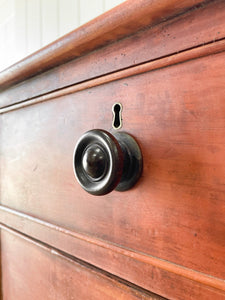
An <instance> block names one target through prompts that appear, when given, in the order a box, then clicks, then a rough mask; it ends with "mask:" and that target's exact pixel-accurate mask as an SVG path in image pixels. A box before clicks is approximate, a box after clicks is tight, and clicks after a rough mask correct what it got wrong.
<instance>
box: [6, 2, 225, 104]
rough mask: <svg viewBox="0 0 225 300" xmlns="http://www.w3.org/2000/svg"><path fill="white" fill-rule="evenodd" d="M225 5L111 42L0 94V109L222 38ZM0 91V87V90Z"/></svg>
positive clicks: (211, 4)
mask: <svg viewBox="0 0 225 300" xmlns="http://www.w3.org/2000/svg"><path fill="white" fill-rule="evenodd" d="M224 19H225V2H224V1H223V0H216V1H209V2H208V3H207V4H204V5H202V6H200V7H199V8H197V9H194V10H190V11H188V12H187V13H185V14H182V15H179V16H178V17H176V18H172V19H170V20H168V21H167V22H162V23H160V24H159V25H157V26H154V27H150V28H146V29H145V30H142V31H140V32H138V33H136V34H132V35H131V36H130V37H127V38H125V39H122V40H120V41H117V42H116V43H113V42H112V43H110V45H108V46H105V47H103V48H100V49H97V50H96V51H94V52H91V53H90V54H88V55H83V56H81V57H79V58H77V59H75V60H73V61H71V62H69V63H67V64H62V65H60V66H59V67H56V68H54V69H52V70H50V71H48V72H45V73H42V74H40V75H39V76H36V77H34V78H30V79H29V80H27V81H25V82H22V83H21V84H19V85H16V86H12V87H11V88H10V89H6V90H4V91H3V92H1V95H0V107H4V106H8V105H12V104H14V103H17V102H21V101H24V100H27V99H30V98H33V97H37V96H38V95H43V94H45V93H49V92H50V91H54V90H58V89H61V88H63V87H65V86H70V85H73V84H77V83H80V82H83V81H86V80H90V79H92V78H96V77H99V76H102V75H105V74H108V73H112V72H114V71H118V70H121V69H124V68H127V67H131V66H134V65H139V64H141V63H144V62H148V61H153V60H156V59H160V58H162V57H166V56H170V55H172V54H175V53H179V52H182V51H187V50H190V49H193V48H195V47H197V46H201V45H206V44H208V43H214V42H215V41H218V40H221V39H223V38H224V37H225V27H224ZM1 88H3V86H1V84H0V89H1Z"/></svg>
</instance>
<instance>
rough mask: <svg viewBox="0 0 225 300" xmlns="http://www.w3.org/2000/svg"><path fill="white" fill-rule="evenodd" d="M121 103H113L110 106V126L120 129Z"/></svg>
mask: <svg viewBox="0 0 225 300" xmlns="http://www.w3.org/2000/svg"><path fill="white" fill-rule="evenodd" d="M122 110H123V107H122V104H121V103H119V102H118V103H115V104H113V107H112V112H113V121H112V127H113V128H114V129H116V130H117V129H120V128H121V127H122Z"/></svg>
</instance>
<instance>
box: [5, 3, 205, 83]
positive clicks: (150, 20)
mask: <svg viewBox="0 0 225 300" xmlns="http://www.w3.org/2000/svg"><path fill="white" fill-rule="evenodd" d="M204 2H205V1H203V0H183V1H180V0H157V1H154V0H138V1H134V0H129V1H125V2H124V3H122V4H121V5H120V6H117V7H115V8H114V9H113V10H111V11H109V12H106V13H105V14H103V15H101V16H99V17H97V18H96V19H94V20H92V21H90V22H88V23H87V24H85V25H83V26H81V27H80V28H78V29H76V30H74V31H72V32H71V33H68V34H67V35H65V36H64V37H63V38H60V39H58V40H57V41H55V42H53V43H51V44H50V45H48V46H46V47H44V48H43V49H41V50H39V51H37V52H35V53H34V54H32V55H30V56H28V57H27V58H25V59H24V60H22V61H20V62H18V63H17V64H15V65H13V66H11V67H10V68H8V69H6V70H5V71H3V72H2V73H0V85H1V86H2V87H8V86H10V85H12V84H15V83H18V82H20V81H23V80H25V79H28V78H30V77H32V76H34V75H37V74H38V73H41V72H44V71H46V70H48V69H50V68H53V67H55V66H57V65H59V64H62V63H65V62H67V61H69V60H72V59H74V58H77V57H79V56H81V55H83V54H85V53H88V52H90V51H93V50H94V49H96V48H99V47H101V46H104V45H106V44H108V43H110V42H113V41H117V40H118V39H121V38H123V37H125V36H127V35H129V34H131V33H133V32H134V31H137V30H139V29H141V28H143V27H145V26H153V25H155V24H157V23H159V22H162V21H164V20H166V19H168V18H170V17H172V16H175V15H177V14H179V13H181V12H183V11H185V10H187V9H189V8H190V7H194V6H195V5H197V4H199V3H204Z"/></svg>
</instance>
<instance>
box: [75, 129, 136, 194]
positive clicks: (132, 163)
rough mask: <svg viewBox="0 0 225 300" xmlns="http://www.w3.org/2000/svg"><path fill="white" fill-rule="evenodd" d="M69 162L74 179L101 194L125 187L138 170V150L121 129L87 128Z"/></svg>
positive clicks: (130, 182) (131, 184) (134, 179)
mask: <svg viewBox="0 0 225 300" xmlns="http://www.w3.org/2000/svg"><path fill="white" fill-rule="evenodd" d="M73 163H74V173H75V176H76V178H77V180H78V182H79V183H80V185H81V186H82V188H83V189H84V190H85V191H87V192H88V193H90V194H92V195H105V194H108V193H110V192H111V191H112V190H113V189H116V190H117V191H126V190H128V189H130V188H131V187H132V186H133V185H134V184H135V183H136V182H137V180H138V179H139V177H140V175H141V172H142V154H141V150H140V148H139V146H138V144H137V143H136V141H135V140H134V138H133V137H131V136H130V135H129V134H127V133H124V132H118V133H116V134H115V135H112V134H111V133H109V132H107V131H105V130H101V129H94V130H90V131H87V132H86V133H84V134H83V135H82V136H81V138H80V139H79V140H78V142H77V144H76V147H75V150H74V160H73Z"/></svg>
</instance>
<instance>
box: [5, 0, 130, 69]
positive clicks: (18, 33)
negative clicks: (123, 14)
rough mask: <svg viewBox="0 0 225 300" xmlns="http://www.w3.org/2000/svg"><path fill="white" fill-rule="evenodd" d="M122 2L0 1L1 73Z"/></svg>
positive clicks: (85, 0) (78, 0) (76, 0)
mask: <svg viewBox="0 0 225 300" xmlns="http://www.w3.org/2000/svg"><path fill="white" fill-rule="evenodd" d="M123 1H124V0H93V1H88V0H9V1H6V0H2V1H1V2H0V70H3V69H5V68H6V67H8V66H10V65H12V64H13V63H15V62H17V61H18V60H20V59H22V58H24V57H25V56H27V55H29V54H31V53H33V52H35V51H36V50H38V49H40V48H41V47H43V46H45V45H47V44H49V43H51V42H52V41H54V40H56V39H57V38H59V37H60V36H62V35H64V34H66V33H68V32H70V31H72V30H74V29H76V28H77V27H79V26H80V25H82V24H84V23H86V22H88V21H90V20H91V19H93V18H95V17H96V16H98V15H100V14H102V13H103V12H105V11H106V10H108V9H111V8H112V7H114V6H116V5H118V4H120V3H121V2H123Z"/></svg>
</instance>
